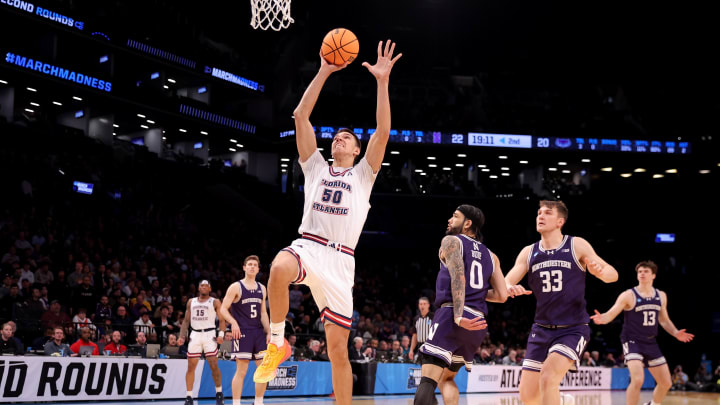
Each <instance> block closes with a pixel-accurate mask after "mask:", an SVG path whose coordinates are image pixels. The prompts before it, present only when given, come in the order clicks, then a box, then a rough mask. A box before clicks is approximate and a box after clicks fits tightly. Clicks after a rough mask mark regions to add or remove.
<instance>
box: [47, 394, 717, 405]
mask: <svg viewBox="0 0 720 405" xmlns="http://www.w3.org/2000/svg"><path fill="white" fill-rule="evenodd" d="M568 393H569V394H571V395H573V396H574V397H575V404H576V405H621V404H622V405H624V404H625V391H584V392H578V391H575V392H574V393H573V392H568ZM651 399H652V392H651V391H643V392H642V394H641V395H640V403H643V402H645V401H650V400H651ZM438 400H439V401H440V403H441V404H442V399H441V398H440V397H439V396H438ZM264 402H265V403H266V404H299V403H312V404H313V405H326V404H327V405H329V404H335V401H334V399H332V398H328V397H302V398H266V399H265V401H264ZM46 403H47V402H46ZM98 403H99V404H102V405H149V404H153V405H166V404H167V405H169V404H182V403H183V401H181V400H176V401H118V402H104V401H103V402H98ZM196 403H197V404H199V405H210V404H215V401H214V400H200V401H196ZM225 403H226V404H228V405H230V404H232V401H231V400H230V399H229V398H227V399H226V400H225ZM242 403H243V404H248V405H249V404H252V403H253V401H252V399H251V398H248V399H244V400H243V401H242ZM412 403H413V397H412V396H409V395H382V396H380V395H378V396H357V397H354V398H353V404H360V405H411V404H412ZM55 404H65V405H72V404H83V405H87V402H76V403H72V402H55ZM520 404H522V403H521V402H520V397H519V396H518V394H466V395H461V396H460V403H459V405H520ZM711 404H714V405H720V394H718V393H704V392H703V393H701V392H670V393H668V396H667V397H666V398H665V400H664V401H663V405H711Z"/></svg>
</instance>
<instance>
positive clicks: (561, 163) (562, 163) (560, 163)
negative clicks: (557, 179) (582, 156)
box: [558, 162, 567, 166]
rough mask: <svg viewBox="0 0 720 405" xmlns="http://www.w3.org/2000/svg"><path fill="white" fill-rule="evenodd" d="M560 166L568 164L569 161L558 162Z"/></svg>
mask: <svg viewBox="0 0 720 405" xmlns="http://www.w3.org/2000/svg"><path fill="white" fill-rule="evenodd" d="M558 166H567V162H558Z"/></svg>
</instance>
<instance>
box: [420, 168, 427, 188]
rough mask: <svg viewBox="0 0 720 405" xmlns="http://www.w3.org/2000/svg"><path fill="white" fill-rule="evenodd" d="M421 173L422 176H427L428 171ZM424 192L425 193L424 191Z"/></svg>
mask: <svg viewBox="0 0 720 405" xmlns="http://www.w3.org/2000/svg"><path fill="white" fill-rule="evenodd" d="M420 175H421V176H427V173H425V172H422V173H420ZM420 187H422V185H420ZM423 193H424V191H423Z"/></svg>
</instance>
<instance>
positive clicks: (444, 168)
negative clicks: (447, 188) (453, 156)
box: [443, 167, 452, 170]
mask: <svg viewBox="0 0 720 405" xmlns="http://www.w3.org/2000/svg"><path fill="white" fill-rule="evenodd" d="M443 170H452V169H451V168H449V167H443Z"/></svg>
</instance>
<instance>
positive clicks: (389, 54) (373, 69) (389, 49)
mask: <svg viewBox="0 0 720 405" xmlns="http://www.w3.org/2000/svg"><path fill="white" fill-rule="evenodd" d="M394 52H395V42H392V41H391V40H389V39H388V40H387V41H386V42H385V49H383V42H382V41H380V42H378V48H377V62H375V64H374V65H371V64H369V63H368V62H363V64H362V65H363V66H365V67H366V68H367V70H368V71H369V72H370V73H372V75H373V76H375V79H377V80H378V81H380V80H385V81H387V80H388V79H389V78H390V71H391V70H392V68H393V65H395V62H397V60H398V59H400V58H401V57H402V53H399V54H397V55H396V56H395V57H394V58H393V53H394Z"/></svg>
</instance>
